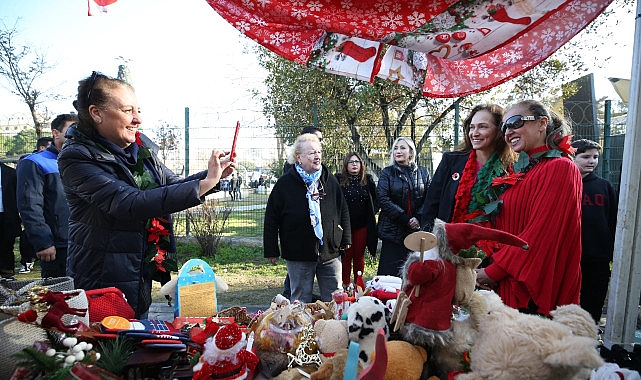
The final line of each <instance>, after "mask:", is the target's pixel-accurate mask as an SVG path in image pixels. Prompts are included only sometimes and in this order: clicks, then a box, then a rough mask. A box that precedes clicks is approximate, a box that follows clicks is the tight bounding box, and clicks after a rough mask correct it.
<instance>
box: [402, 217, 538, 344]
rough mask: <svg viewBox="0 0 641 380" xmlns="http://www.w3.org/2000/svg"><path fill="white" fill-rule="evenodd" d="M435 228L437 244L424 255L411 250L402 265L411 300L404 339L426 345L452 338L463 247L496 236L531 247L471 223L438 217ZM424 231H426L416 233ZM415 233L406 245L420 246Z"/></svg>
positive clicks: (441, 342)
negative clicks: (453, 305)
mask: <svg viewBox="0 0 641 380" xmlns="http://www.w3.org/2000/svg"><path fill="white" fill-rule="evenodd" d="M432 232H433V236H435V237H436V240H437V242H436V246H434V245H433V244H430V247H431V246H433V248H431V249H428V250H427V251H426V252H424V253H422V252H420V255H419V252H414V253H412V254H410V255H409V256H408V259H407V261H406V262H405V264H404V266H403V269H402V277H403V290H404V292H405V294H407V295H408V296H409V301H410V302H408V303H407V304H408V306H407V316H406V317H405V323H404V325H403V327H402V328H401V334H402V336H403V339H404V340H406V341H408V342H410V343H412V344H415V345H419V346H424V347H425V346H434V345H445V344H447V343H448V342H449V341H450V340H451V339H452V332H451V329H450V326H451V319H452V309H453V308H452V304H453V303H454V293H455V288H456V266H457V264H459V263H461V261H462V259H461V258H460V257H459V256H458V253H459V252H460V251H461V250H464V249H468V248H470V247H472V246H473V245H474V244H475V243H476V242H478V241H479V240H494V241H497V242H500V243H503V244H509V245H513V246H520V247H522V248H523V249H524V250H526V249H528V246H527V243H526V242H525V241H523V240H521V239H520V238H518V237H517V236H514V235H512V234H509V233H507V232H503V231H499V230H495V229H491V228H485V227H481V226H479V225H475V224H470V223H445V222H443V221H442V220H439V219H436V220H435V222H434V229H433V231H432ZM421 233H423V234H425V232H415V233H414V234H421ZM414 234H411V235H409V236H408V237H407V238H406V239H405V245H406V246H407V247H408V248H409V249H412V250H417V247H418V245H417V241H416V236H412V235H414ZM428 248H429V247H428ZM523 254H527V253H526V252H524V253H523ZM423 255H424V257H423V260H421V259H420V256H423ZM472 287H473V285H472Z"/></svg>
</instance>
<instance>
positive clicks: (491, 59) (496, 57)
mask: <svg viewBox="0 0 641 380" xmlns="http://www.w3.org/2000/svg"><path fill="white" fill-rule="evenodd" d="M487 60H488V62H489V63H490V65H492V66H496V65H498V64H499V63H501V57H499V55H498V54H490V56H489V57H487Z"/></svg>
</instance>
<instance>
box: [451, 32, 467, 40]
mask: <svg viewBox="0 0 641 380" xmlns="http://www.w3.org/2000/svg"><path fill="white" fill-rule="evenodd" d="M465 37H467V34H465V32H454V33H452V38H454V39H455V40H457V41H463V40H464V39H465Z"/></svg>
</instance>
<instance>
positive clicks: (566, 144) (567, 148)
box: [557, 135, 576, 156]
mask: <svg viewBox="0 0 641 380" xmlns="http://www.w3.org/2000/svg"><path fill="white" fill-rule="evenodd" d="M557 137H558V135H557ZM572 137H574V135H568V136H565V137H564V138H563V139H561V141H559V143H558V144H557V145H558V146H559V150H560V151H561V152H563V153H565V154H567V155H568V156H571V155H573V154H574V153H575V152H576V148H574V147H572V145H570V140H572Z"/></svg>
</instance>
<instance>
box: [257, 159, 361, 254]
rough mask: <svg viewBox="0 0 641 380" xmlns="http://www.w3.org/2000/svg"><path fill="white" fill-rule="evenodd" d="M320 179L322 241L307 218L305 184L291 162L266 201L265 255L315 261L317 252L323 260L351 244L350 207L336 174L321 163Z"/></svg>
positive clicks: (307, 208)
mask: <svg viewBox="0 0 641 380" xmlns="http://www.w3.org/2000/svg"><path fill="white" fill-rule="evenodd" d="M320 181H321V183H322V185H323V189H324V192H325V195H324V196H323V197H322V199H320V209H321V222H322V225H323V245H319V244H318V239H317V238H316V235H315V234H314V229H313V228H312V225H311V222H310V219H309V204H308V201H307V198H306V197H305V195H306V194H307V186H306V185H305V182H303V179H302V178H301V177H300V175H299V174H298V172H297V171H296V168H295V167H294V166H291V167H290V168H289V169H288V170H287V172H286V173H285V174H283V176H281V177H280V178H279V179H278V181H276V184H275V185H274V188H273V189H272V191H271V194H270V195H269V200H268V201H267V208H266V209H265V226H264V230H263V247H264V250H265V257H266V258H269V257H279V256H282V257H283V259H286V260H293V261H316V260H318V257H319V255H320V259H321V261H323V262H325V261H328V260H331V259H334V258H336V257H338V256H339V255H340V251H339V247H341V246H343V247H344V246H346V245H348V244H352V233H351V228H350V223H349V209H348V208H347V202H346V201H345V197H343V192H342V190H341V187H340V185H339V184H338V181H337V180H336V177H334V176H333V175H331V174H329V172H328V170H327V168H326V167H325V166H323V173H322V174H321V178H320ZM279 238H280V249H279V247H278V241H279Z"/></svg>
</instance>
